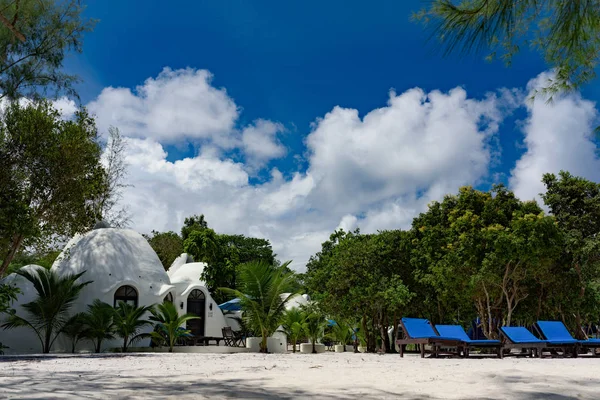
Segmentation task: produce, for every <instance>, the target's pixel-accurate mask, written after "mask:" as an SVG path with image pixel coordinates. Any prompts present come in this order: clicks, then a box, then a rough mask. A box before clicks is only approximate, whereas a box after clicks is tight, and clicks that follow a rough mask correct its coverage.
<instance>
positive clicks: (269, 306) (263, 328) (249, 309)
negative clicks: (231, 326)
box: [220, 261, 295, 352]
mask: <svg viewBox="0 0 600 400" xmlns="http://www.w3.org/2000/svg"><path fill="white" fill-rule="evenodd" d="M288 264H289V262H288V263H285V264H284V265H283V266H274V265H272V264H268V263H266V262H264V261H253V262H249V263H246V264H243V265H241V266H240V269H239V272H238V277H237V289H230V288H220V290H221V291H222V292H224V293H225V294H228V295H230V296H232V297H237V298H239V299H240V306H241V308H242V311H243V318H244V320H245V321H246V324H247V325H248V327H249V328H250V329H251V330H252V331H253V332H255V334H260V335H261V336H262V342H261V352H267V338H268V337H269V336H271V335H272V334H273V333H275V331H276V330H277V328H278V327H279V325H280V324H281V321H282V319H283V315H284V312H285V305H286V304H287V303H288V301H289V300H290V299H291V298H292V297H293V296H294V294H295V293H291V294H290V288H291V286H292V284H293V281H294V275H293V274H292V273H289V272H286V270H285V267H286V266H287V265H288Z"/></svg>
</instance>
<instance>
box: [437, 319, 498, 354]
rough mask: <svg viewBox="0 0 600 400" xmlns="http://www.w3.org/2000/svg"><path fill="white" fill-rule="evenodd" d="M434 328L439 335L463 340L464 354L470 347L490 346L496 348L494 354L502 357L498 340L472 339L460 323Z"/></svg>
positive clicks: (467, 352) (481, 347)
mask: <svg viewBox="0 0 600 400" xmlns="http://www.w3.org/2000/svg"><path fill="white" fill-rule="evenodd" d="M435 329H436V330H437V331H438V333H439V334H440V336H444V337H451V338H456V339H458V340H462V341H463V342H465V347H464V349H463V351H464V355H465V356H468V355H469V350H470V349H483V348H487V349H489V348H492V349H496V354H497V355H498V357H500V358H502V342H500V341H499V340H488V339H486V340H473V339H471V338H470V337H469V335H467V333H466V332H465V330H464V328H463V327H462V326H460V325H436V326H435Z"/></svg>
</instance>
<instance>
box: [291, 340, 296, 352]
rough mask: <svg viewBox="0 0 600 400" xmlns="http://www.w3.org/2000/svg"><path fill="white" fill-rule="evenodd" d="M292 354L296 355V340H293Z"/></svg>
mask: <svg viewBox="0 0 600 400" xmlns="http://www.w3.org/2000/svg"><path fill="white" fill-rule="evenodd" d="M292 353H294V354H295V353H296V340H292Z"/></svg>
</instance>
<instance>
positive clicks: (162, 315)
mask: <svg viewBox="0 0 600 400" xmlns="http://www.w3.org/2000/svg"><path fill="white" fill-rule="evenodd" d="M150 312H151V313H152V316H151V317H150V321H152V322H154V323H155V324H156V325H155V329H154V331H153V332H152V333H151V334H150V335H151V337H152V340H153V341H154V342H155V343H157V344H166V345H167V346H168V347H169V352H170V353H172V352H173V347H174V346H175V343H177V340H178V339H180V338H182V337H187V336H189V334H190V331H189V330H187V329H184V328H182V325H184V324H185V323H186V322H187V321H189V320H192V319H198V318H199V317H198V316H196V315H192V314H184V315H179V313H178V312H177V308H176V307H175V305H174V304H173V303H170V302H165V303H162V304H158V305H156V307H154V308H152V309H151V310H150Z"/></svg>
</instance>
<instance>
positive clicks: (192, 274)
mask: <svg viewBox="0 0 600 400" xmlns="http://www.w3.org/2000/svg"><path fill="white" fill-rule="evenodd" d="M204 267H206V263H203V262H193V263H188V264H183V265H180V266H179V267H178V268H176V269H175V270H173V271H172V270H171V269H169V272H168V274H169V277H170V278H171V283H173V284H176V283H184V282H185V283H189V284H192V283H195V284H197V283H199V284H202V285H204V281H202V280H201V279H200V277H201V276H202V272H203V271H204Z"/></svg>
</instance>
